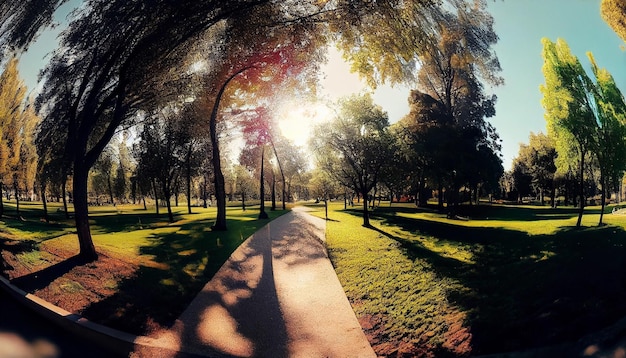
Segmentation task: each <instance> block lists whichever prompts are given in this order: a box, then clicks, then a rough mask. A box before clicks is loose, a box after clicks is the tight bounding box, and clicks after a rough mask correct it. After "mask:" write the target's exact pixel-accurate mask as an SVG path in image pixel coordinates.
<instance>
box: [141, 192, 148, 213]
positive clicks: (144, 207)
mask: <svg viewBox="0 0 626 358" xmlns="http://www.w3.org/2000/svg"><path fill="white" fill-rule="evenodd" d="M141 199H142V200H143V209H144V210H148V205H146V196H145V195H142V196H141Z"/></svg>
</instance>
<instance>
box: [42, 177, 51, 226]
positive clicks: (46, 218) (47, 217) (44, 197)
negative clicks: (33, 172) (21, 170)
mask: <svg viewBox="0 0 626 358" xmlns="http://www.w3.org/2000/svg"><path fill="white" fill-rule="evenodd" d="M41 202H42V203H43V218H44V220H45V221H46V223H49V222H50V217H49V216H48V203H47V200H46V181H45V180H42V181H41Z"/></svg>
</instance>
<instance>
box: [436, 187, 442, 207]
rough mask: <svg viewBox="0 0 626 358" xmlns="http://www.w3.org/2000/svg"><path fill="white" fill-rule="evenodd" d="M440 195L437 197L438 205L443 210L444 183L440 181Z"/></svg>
mask: <svg viewBox="0 0 626 358" xmlns="http://www.w3.org/2000/svg"><path fill="white" fill-rule="evenodd" d="M438 189H439V195H438V198H437V207H438V208H439V210H443V184H442V183H441V181H439V188H438Z"/></svg>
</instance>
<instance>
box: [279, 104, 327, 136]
mask: <svg viewBox="0 0 626 358" xmlns="http://www.w3.org/2000/svg"><path fill="white" fill-rule="evenodd" d="M278 113H279V117H278V127H279V128H280V130H281V132H282V134H283V135H284V136H285V137H287V139H290V140H291V141H293V142H294V144H295V145H298V146H302V147H303V146H306V145H307V142H308V141H309V138H310V136H311V132H312V131H313V127H314V126H315V125H317V124H319V123H322V122H324V121H327V120H329V119H330V118H331V116H332V111H331V110H330V108H328V107H327V106H325V105H323V104H321V103H310V102H309V103H296V102H293V101H288V102H285V103H284V104H283V105H282V106H281V108H280V110H279V112H278Z"/></svg>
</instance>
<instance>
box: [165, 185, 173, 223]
mask: <svg viewBox="0 0 626 358" xmlns="http://www.w3.org/2000/svg"><path fill="white" fill-rule="evenodd" d="M163 194H164V195H165V206H166V207H167V218H168V220H169V222H171V223H173V222H174V214H173V213H172V203H171V200H170V199H171V197H172V193H171V192H170V189H169V187H168V185H167V184H163Z"/></svg>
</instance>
